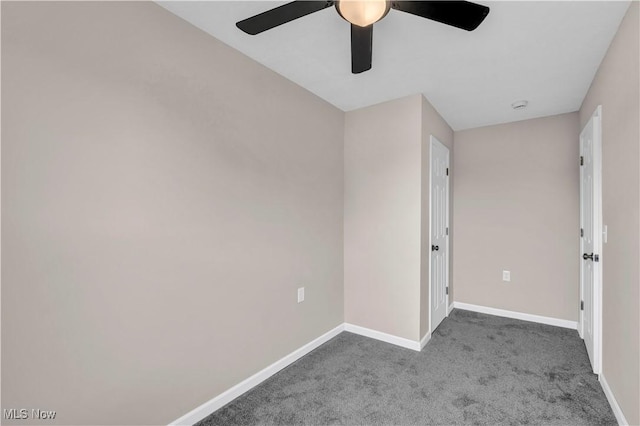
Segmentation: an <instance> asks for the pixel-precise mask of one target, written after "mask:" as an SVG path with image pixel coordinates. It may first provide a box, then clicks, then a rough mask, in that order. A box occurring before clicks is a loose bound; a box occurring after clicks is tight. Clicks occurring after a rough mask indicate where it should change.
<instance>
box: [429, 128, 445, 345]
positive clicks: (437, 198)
mask: <svg viewBox="0 0 640 426" xmlns="http://www.w3.org/2000/svg"><path fill="white" fill-rule="evenodd" d="M430 142H431V143H430V159H431V161H430V165H431V175H430V177H431V179H430V187H429V209H430V213H431V218H430V221H429V235H430V236H431V256H430V258H429V271H430V273H429V288H430V299H431V327H430V329H431V332H432V333H433V331H434V330H435V329H436V328H437V327H438V325H440V323H441V322H442V320H443V319H444V318H445V317H446V316H447V313H448V307H449V149H448V148H447V147H446V146H444V145H443V144H442V142H440V141H439V140H438V139H436V138H435V137H434V136H433V135H432V136H431V141H430Z"/></svg>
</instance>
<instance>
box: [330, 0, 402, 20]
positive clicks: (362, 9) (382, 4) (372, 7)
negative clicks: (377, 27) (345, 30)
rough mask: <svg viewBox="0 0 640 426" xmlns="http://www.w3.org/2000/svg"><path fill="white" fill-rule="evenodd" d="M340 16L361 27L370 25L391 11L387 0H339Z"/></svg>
mask: <svg viewBox="0 0 640 426" xmlns="http://www.w3.org/2000/svg"><path fill="white" fill-rule="evenodd" d="M336 6H337V9H338V12H339V13H340V16H342V17H343V18H344V19H346V20H347V21H349V22H351V23H352V24H354V25H357V26H359V27H368V26H369V25H372V24H374V23H376V22H378V21H379V20H381V19H382V18H384V16H385V15H386V14H387V12H389V7H390V4H389V2H388V1H386V0H339V1H338V3H337V4H336Z"/></svg>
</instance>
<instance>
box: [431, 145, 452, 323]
mask: <svg viewBox="0 0 640 426" xmlns="http://www.w3.org/2000/svg"><path fill="white" fill-rule="evenodd" d="M434 142H437V143H439V144H440V145H442V146H443V147H444V148H445V149H446V150H447V167H448V168H449V176H448V177H447V187H446V188H447V189H446V191H445V192H446V194H447V201H446V206H447V213H446V218H447V220H446V227H447V228H449V232H448V233H447V235H446V240H447V252H446V257H447V259H446V262H445V263H446V268H445V269H446V273H445V277H446V286H447V288H450V285H449V284H450V282H449V262H450V257H451V250H450V249H449V247H450V246H451V244H450V239H451V224H450V223H449V213H450V211H449V202H450V200H451V194H450V190H451V183H450V181H451V150H450V149H449V148H448V147H447V146H446V145H445V144H443V143H442V142H440V141H439V140H438V138H436V137H435V136H433V135H430V137H429V247H431V236H432V235H433V233H432V229H431V222H432V220H431V218H432V213H433V211H432V208H433V207H432V203H431V200H432V197H433V194H432V191H431V189H432V185H431V183H432V182H431V168H432V167H431V166H432V164H433V144H434ZM432 286H433V283H432V282H431V251H430V250H429V333H433V325H432V321H431V317H432V312H431V295H432V294H433V291H432ZM445 304H446V307H445V315H444V317H445V318H447V317H448V316H449V291H447V294H446V302H445Z"/></svg>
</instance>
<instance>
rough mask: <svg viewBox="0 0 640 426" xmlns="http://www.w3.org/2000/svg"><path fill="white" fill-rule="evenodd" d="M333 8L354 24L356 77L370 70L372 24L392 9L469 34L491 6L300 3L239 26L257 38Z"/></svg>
mask: <svg viewBox="0 0 640 426" xmlns="http://www.w3.org/2000/svg"><path fill="white" fill-rule="evenodd" d="M334 5H335V7H336V10H337V11H338V13H339V14H340V16H342V18H344V19H345V20H346V21H348V22H349V23H351V72H352V73H354V74H359V73H361V72H364V71H367V70H370V69H371V53H372V42H373V24H374V23H376V22H378V21H379V20H381V19H382V18H384V17H385V16H386V15H387V13H389V10H390V9H395V10H399V11H401V12H406V13H410V14H412V15H417V16H420V17H423V18H427V19H431V20H433V21H437V22H441V23H443V24H446V25H451V26H453V27H456V28H461V29H463V30H467V31H473V30H475V29H476V28H477V27H478V25H480V24H481V23H482V21H483V20H484V18H485V17H486V16H487V15H488V14H489V8H488V7H486V6H482V5H479V4H476V3H471V2H468V1H392V0H391V1H389V0H336V1H328V0H324V1H307V0H302V1H300V0H299V1H292V2H291V3H287V4H284V5H282V6H279V7H276V8H274V9H271V10H267V11H266V12H263V13H260V14H258V15H255V16H252V17H251V18H247V19H244V20H242V21H240V22H237V23H236V26H237V27H238V28H240V29H241V30H242V31H244V32H245V33H247V34H251V35H256V34H260V33H261V32H263V31H266V30H270V29H271V28H274V27H277V26H279V25H282V24H286V23H287V22H290V21H293V20H294V19H298V18H302V17H303V16H306V15H309V14H311V13H314V12H318V11H320V10H323V9H326V8H328V7H331V6H334Z"/></svg>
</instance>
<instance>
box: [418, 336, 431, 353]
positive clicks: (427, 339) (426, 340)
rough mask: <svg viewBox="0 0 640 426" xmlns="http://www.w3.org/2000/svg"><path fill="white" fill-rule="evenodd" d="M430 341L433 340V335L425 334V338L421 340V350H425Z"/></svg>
mask: <svg viewBox="0 0 640 426" xmlns="http://www.w3.org/2000/svg"><path fill="white" fill-rule="evenodd" d="M429 340H431V333H427V334H425V335H424V337H423V338H422V339H421V340H420V350H423V349H424V347H425V346H427V343H429Z"/></svg>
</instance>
